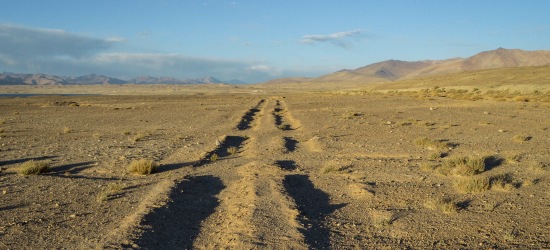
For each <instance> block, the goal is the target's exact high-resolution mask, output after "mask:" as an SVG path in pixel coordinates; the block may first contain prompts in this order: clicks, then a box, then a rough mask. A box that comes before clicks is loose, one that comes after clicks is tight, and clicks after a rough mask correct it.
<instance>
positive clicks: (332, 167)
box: [321, 163, 352, 174]
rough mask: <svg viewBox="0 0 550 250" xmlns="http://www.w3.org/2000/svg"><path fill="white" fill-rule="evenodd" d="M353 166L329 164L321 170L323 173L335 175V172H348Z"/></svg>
mask: <svg viewBox="0 0 550 250" xmlns="http://www.w3.org/2000/svg"><path fill="white" fill-rule="evenodd" d="M351 167H352V165H350V164H348V165H341V164H334V163H333V164H327V165H326V166H324V167H323V168H322V169H321V173H323V174H328V173H335V172H343V171H346V170H350V168H351Z"/></svg>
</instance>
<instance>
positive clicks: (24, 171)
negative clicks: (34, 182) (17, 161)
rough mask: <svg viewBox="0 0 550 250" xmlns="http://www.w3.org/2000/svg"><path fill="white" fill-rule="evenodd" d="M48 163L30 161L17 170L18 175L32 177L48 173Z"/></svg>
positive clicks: (46, 161) (44, 161) (45, 161)
mask: <svg viewBox="0 0 550 250" xmlns="http://www.w3.org/2000/svg"><path fill="white" fill-rule="evenodd" d="M49 165H50V161H48V160H42V161H36V160H30V161H26V162H24V163H22V164H21V166H20V168H19V174H21V175H34V174H41V173H45V172H48V171H49V168H50V167H49Z"/></svg>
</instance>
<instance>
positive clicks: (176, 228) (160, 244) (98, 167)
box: [0, 82, 550, 249]
mask: <svg viewBox="0 0 550 250" xmlns="http://www.w3.org/2000/svg"><path fill="white" fill-rule="evenodd" d="M430 84H431V85H429V86H419V87H418V88H416V89H414V90H398V91H396V89H398V87H395V88H393V89H392V88H389V90H377V89H375V88H371V89H361V88H360V87H358V86H356V85H353V84H350V85H349V86H348V85H346V88H345V90H344V89H342V88H341V86H340V87H339V86H325V87H320V86H317V87H315V88H305V87H303V86H301V85H300V84H294V85H279V86H277V87H274V86H229V85H196V86H173V85H145V86H137V85H125V86H61V87H59V86H40V87H36V86H34V87H33V86H2V91H3V93H10V94H14V95H21V94H25V93H41V94H52V95H38V96H29V97H14V96H11V97H3V98H0V122H1V125H0V129H1V135H0V136H1V138H0V143H1V145H2V146H1V148H0V155H1V160H0V201H1V202H0V249H130V248H131V249H544V248H549V247H550V233H549V232H550V216H548V215H549V214H550V191H549V190H550V178H549V177H550V174H549V169H550V118H549V117H550V98H549V96H550V95H549V92H548V89H547V88H548V85H547V84H544V85H540V84H531V85H529V86H528V88H520V89H517V86H518V85H517V84H515V83H512V84H510V85H509V86H496V85H495V86H487V85H482V84H480V85H475V86H466V85H465V86H461V87H454V88H453V87H449V86H443V85H444V84H442V83H441V82H439V85H440V86H435V85H436V84H432V83H430ZM411 86H412V85H411ZM480 86H481V87H480ZM474 87H475V88H474ZM484 87H485V88H484ZM491 88H493V89H491ZM514 88H516V89H514ZM522 89H523V90H525V89H528V90H529V91H528V93H527V92H522V91H521V90H522ZM53 94H55V95H53ZM61 94H85V95H61ZM140 159H149V160H152V161H153V162H154V163H156V164H157V165H158V167H157V168H156V169H155V171H153V172H152V173H151V174H148V175H139V174H134V173H130V172H129V171H128V165H129V164H130V163H131V162H133V161H135V160H140ZM31 160H34V161H35V162H42V163H44V164H47V166H48V171H46V172H44V173H40V174H35V175H33V174H30V175H24V174H21V173H20V171H21V169H22V167H23V164H24V163H25V162H28V161H31Z"/></svg>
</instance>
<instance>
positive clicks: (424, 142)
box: [414, 137, 449, 150]
mask: <svg viewBox="0 0 550 250" xmlns="http://www.w3.org/2000/svg"><path fill="white" fill-rule="evenodd" d="M414 143H415V144H416V145H418V146H421V147H423V148H426V149H428V150H446V149H449V144H448V143H445V142H442V141H439V140H431V139H429V138H428V137H419V138H417V139H416V140H414Z"/></svg>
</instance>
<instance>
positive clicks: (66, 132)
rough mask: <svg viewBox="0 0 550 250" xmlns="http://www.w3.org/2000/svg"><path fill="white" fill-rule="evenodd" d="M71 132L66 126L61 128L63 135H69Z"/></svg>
mask: <svg viewBox="0 0 550 250" xmlns="http://www.w3.org/2000/svg"><path fill="white" fill-rule="evenodd" d="M71 132H73V130H72V129H71V128H69V127H67V126H65V127H63V134H69V133H71Z"/></svg>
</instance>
